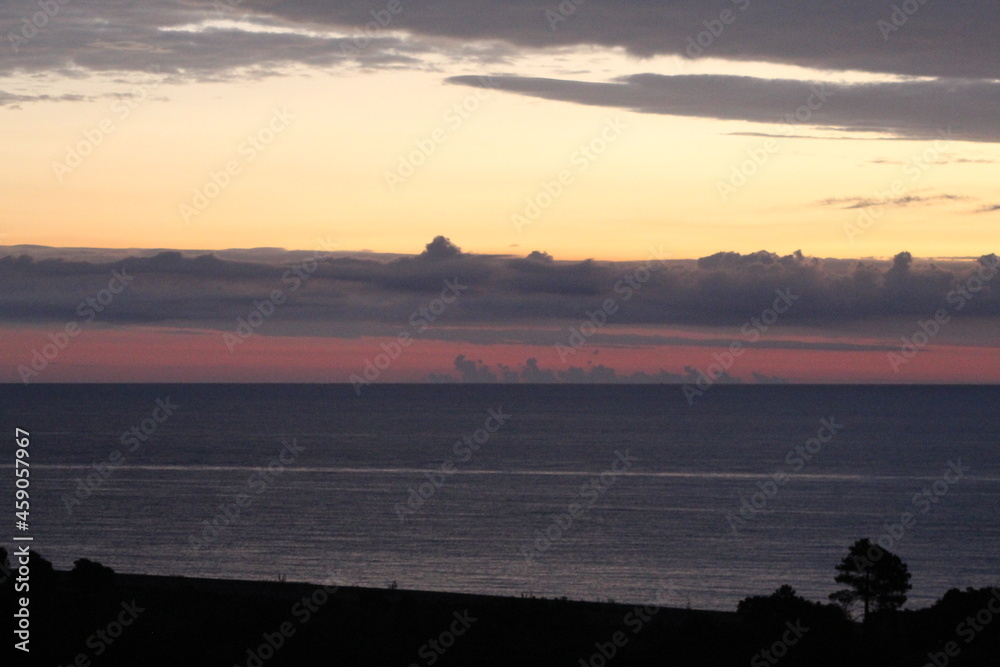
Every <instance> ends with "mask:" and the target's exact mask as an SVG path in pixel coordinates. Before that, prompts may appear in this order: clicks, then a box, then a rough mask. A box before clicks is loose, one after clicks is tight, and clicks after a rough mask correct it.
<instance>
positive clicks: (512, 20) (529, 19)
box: [246, 0, 1000, 79]
mask: <svg viewBox="0 0 1000 667" xmlns="http://www.w3.org/2000/svg"><path fill="white" fill-rule="evenodd" d="M558 4H559V3H557V2H553V1H552V0H494V1H492V2H490V3H479V2H464V1H462V0H423V1H421V2H415V1H412V0H403V5H404V6H405V11H404V12H403V13H402V14H400V15H399V16H398V17H397V20H396V23H395V24H394V25H398V26H400V27H403V28H405V29H407V30H410V31H412V32H414V33H417V34H422V35H429V36H439V37H448V38H454V39H457V40H462V41H467V40H503V41H506V42H509V43H511V44H515V45H519V46H523V47H531V48H544V47H549V46H573V45H599V46H606V47H623V48H624V49H626V50H627V51H628V52H630V53H632V54H635V55H639V56H651V55H656V54H679V55H686V54H688V53H689V45H690V42H689V41H688V40H689V38H694V39H697V36H698V33H700V32H703V31H705V30H706V25H705V22H710V23H711V22H715V21H717V20H718V19H719V17H720V15H721V13H722V12H723V11H725V10H729V11H731V12H732V13H733V16H732V20H731V21H730V22H729V24H728V25H722V24H721V23H718V24H717V25H714V27H715V29H716V31H717V32H720V34H719V35H718V36H717V37H713V36H711V35H709V37H710V40H709V41H710V44H709V45H708V46H706V47H704V49H703V51H702V53H701V55H702V56H705V57H708V56H711V57H718V58H728V59H733V60H744V61H766V62H776V63H787V64H797V65H803V66H807V67H814V68H818V69H824V70H861V71H869V72H885V73H894V74H907V75H917V76H941V77H956V78H958V77H962V78H987V79H992V78H995V75H996V72H997V71H1000V50H998V49H992V48H986V47H985V46H984V45H987V44H992V43H993V42H994V41H995V37H996V27H997V21H998V17H1000V7H998V6H997V4H996V3H995V2H994V1H993V0H965V1H963V2H949V3H927V4H921V5H920V7H919V9H918V10H917V12H916V13H915V14H914V15H913V16H907V15H905V14H904V15H902V16H897V17H895V20H896V23H903V22H904V21H905V23H903V24H902V25H901V26H900V29H899V30H895V31H887V32H883V30H882V29H880V26H879V21H888V22H889V25H890V26H891V25H892V19H893V5H892V3H873V2H870V1H869V0H839V1H838V2H836V3H832V4H831V3H830V2H829V0H768V1H767V2H762V1H760V0H673V1H672V2H650V1H646V0H636V1H633V2H614V3H611V2H586V3H579V5H578V6H577V8H576V10H575V11H574V12H573V13H572V14H570V15H569V16H568V17H566V19H567V20H565V21H556V22H555V29H553V20H552V14H551V12H552V11H553V10H556V9H557V8H558ZM246 6H250V7H253V8H255V9H258V10H260V11H262V12H267V13H271V14H274V15H278V16H281V17H284V18H288V19H292V20H295V21H300V22H309V23H318V24H325V25H359V24H361V23H363V22H365V21H370V20H371V16H370V12H371V11H372V10H373V8H374V9H375V10H378V9H379V8H380V7H378V5H377V3H375V4H373V3H372V2H370V0H342V1H340V2H336V3H330V2H326V1H325V0H300V1H298V2H283V3H273V2H270V1H269V0H249V1H248V3H247V5H246ZM720 26H721V27H722V30H721V31H719V27H720ZM704 40H705V38H704V37H703V41H704ZM695 53H697V52H695Z"/></svg>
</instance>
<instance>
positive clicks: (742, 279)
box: [0, 237, 1000, 345]
mask: <svg viewBox="0 0 1000 667" xmlns="http://www.w3.org/2000/svg"><path fill="white" fill-rule="evenodd" d="M37 252H38V254H43V255H45V257H44V258H42V259H37V260H35V259H33V258H32V257H30V256H28V255H27V254H25V253H23V249H20V248H16V247H15V248H8V249H0V322H22V323H23V322H39V321H52V320H65V319H72V318H74V317H76V316H77V315H76V313H77V308H78V307H79V304H80V303H81V302H82V301H83V300H85V299H86V298H87V297H89V296H92V295H95V294H97V293H99V292H100V290H102V289H103V288H104V287H105V286H106V285H107V283H108V281H109V280H110V278H111V276H112V273H113V271H116V270H125V271H126V272H127V273H128V274H129V275H131V276H134V280H133V281H132V282H131V284H130V287H129V289H128V290H127V292H126V293H125V294H123V295H122V297H121V298H118V299H115V300H114V301H113V303H111V304H110V305H109V306H108V307H107V309H106V310H105V311H103V312H102V313H101V315H100V317H101V321H103V322H106V323H109V324H110V323H116V322H117V323H122V324H128V323H156V322H169V323H174V324H177V325H184V326H192V327H205V328H229V327H231V326H232V322H233V321H234V320H235V319H236V318H239V317H245V316H246V315H247V313H248V312H249V311H250V310H251V309H253V308H255V307H256V305H255V303H257V302H261V301H265V300H268V299H269V298H271V294H272V293H273V292H274V291H275V290H281V291H282V293H283V295H284V296H285V297H287V301H285V302H284V303H283V304H281V305H280V317H275V318H274V320H275V322H276V324H275V327H274V328H273V332H279V331H280V332H282V333H286V334H290V335H295V334H297V333H298V334H300V335H351V336H356V335H365V334H369V335H376V334H383V333H389V332H393V330H394V328H395V329H398V328H400V327H406V326H408V324H407V323H408V322H409V321H410V319H411V318H412V317H413V314H414V313H415V312H418V311H419V309H420V308H427V307H433V308H434V309H436V310H439V312H440V315H439V316H437V317H436V318H435V322H436V323H437V324H438V325H440V324H447V327H449V328H454V330H452V329H449V328H440V327H432V328H433V329H434V330H435V331H436V333H435V334H434V335H436V336H438V337H447V336H449V335H454V336H459V337H463V339H465V340H468V339H470V337H472V338H477V337H478V339H481V340H483V341H484V342H504V340H508V341H509V340H520V341H534V342H542V341H546V342H551V339H552V333H551V332H552V331H553V330H563V331H564V329H565V327H566V326H570V325H574V324H575V325H579V324H580V323H581V322H582V321H584V320H585V319H586V318H587V317H588V315H587V313H588V312H593V311H595V310H596V309H599V308H601V307H602V305H603V304H604V303H605V302H606V301H607V300H609V299H611V300H614V302H615V305H616V306H617V308H616V310H615V312H614V313H613V314H611V315H609V316H608V322H609V324H611V325H631V326H638V325H722V326H727V327H739V326H740V325H742V324H743V323H745V322H747V321H749V320H750V318H752V317H755V316H759V315H760V314H761V313H762V312H764V311H765V310H767V309H769V308H771V307H772V305H773V303H774V302H775V300H776V299H777V298H779V297H778V296H776V295H778V294H779V292H780V293H784V294H791V295H794V297H795V300H794V305H793V306H792V307H791V308H789V309H788V311H787V312H786V313H785V314H783V315H782V321H783V322H786V323H787V324H797V325H803V326H812V325H816V326H822V325H824V324H830V323H843V322H851V321H858V322H860V321H867V320H872V319H877V318H881V317H888V316H896V315H912V316H918V317H926V316H927V314H928V313H933V312H934V311H935V310H937V309H938V308H942V307H945V306H946V305H947V303H948V299H949V296H951V297H952V298H954V293H955V290H957V289H960V288H962V287H963V286H964V285H965V284H966V282H967V281H968V279H969V278H970V277H972V276H973V274H974V273H975V272H977V271H978V272H979V274H980V276H990V277H989V278H987V279H986V280H983V281H982V284H983V287H982V288H981V289H979V290H977V293H976V294H975V295H974V298H970V299H966V303H965V305H964V307H963V309H962V311H961V313H957V314H958V315H960V316H966V315H978V316H981V317H988V318H996V317H998V316H1000V281H996V280H993V279H992V274H991V271H993V269H991V268H990V267H993V266H995V262H996V261H997V260H996V256H995V255H989V256H984V257H983V258H981V259H980V261H979V263H975V262H968V261H965V262H961V261H954V262H940V261H939V262H936V263H933V264H931V263H928V262H923V261H918V260H913V259H912V258H910V257H909V256H908V254H906V253H904V254H901V255H899V256H897V258H896V259H895V260H894V262H892V263H890V262H884V261H882V262H880V261H864V262H856V261H855V262H847V261H842V260H820V259H818V258H811V257H807V256H805V255H803V254H802V253H801V252H796V253H793V254H791V255H786V256H779V255H776V254H773V253H768V252H766V251H760V252H756V253H750V254H745V255H744V254H739V253H717V254H715V255H711V256H708V257H704V258H701V259H700V260H698V261H697V262H692V261H686V260H678V261H664V262H631V263H630V262H598V261H595V260H586V261H582V262H561V261H554V260H553V261H550V260H544V261H540V260H539V259H538V258H537V257H534V258H521V259H517V258H511V257H502V256H490V255H477V254H472V253H463V252H461V251H460V250H458V248H457V247H456V246H454V245H453V244H451V243H450V242H449V241H447V239H443V238H441V237H439V238H438V239H435V240H434V241H433V242H431V243H430V244H429V245H428V249H427V250H425V252H424V253H423V254H421V255H416V256H412V257H401V258H396V259H389V260H385V259H375V258H372V257H370V256H367V255H365V254H363V253H359V254H358V255H357V256H346V254H345V253H338V254H336V255H330V256H319V257H314V256H313V254H312V253H302V252H294V253H284V252H279V251H275V250H273V249H270V250H267V251H266V252H262V253H261V255H260V256H266V257H268V258H269V259H268V261H243V260H233V259H221V258H219V257H216V256H213V255H211V254H202V255H193V254H191V253H189V252H180V251H163V252H159V253H157V254H150V253H143V254H140V253H136V254H134V255H133V256H130V257H127V258H121V257H118V258H115V259H114V260H113V261H93V260H92V261H85V260H83V259H62V258H59V257H54V256H53V253H54V252H55V251H52V250H49V251H46V252H44V253H43V252H42V251H40V250H39V251H37ZM229 252H230V253H232V254H233V255H235V256H247V255H241V254H240V253H236V252H235V251H229ZM249 256H256V255H253V254H252V253H250V255H249ZM647 271H648V273H647ZM993 272H994V273H995V271H993ZM637 276H642V277H644V278H645V280H643V281H642V282H639V283H637V282H636V277H637ZM453 296H454V298H452V297H453ZM444 297H447V298H444ZM438 300H441V303H440V304H437V305H434V304H435V303H436V302H437V301H438ZM442 308H443V310H442ZM279 322H280V324H278V323H279ZM480 325H492V326H487V327H485V328H483V327H481V326H480ZM518 328H519V329H520V331H517V329H518ZM477 330H478V331H479V333H476V332H477ZM449 331H452V333H451V334H449V333H448V332H449ZM560 335H561V336H562V337H565V333H563V334H560ZM599 336H602V337H604V338H602V340H603V341H604V343H606V344H611V345H636V344H645V343H657V344H662V343H670V342H671V341H670V340H667V339H666V338H669V337H665V339H664V340H655V341H653V340H644V339H643V337H642V336H639V335H638V334H628V333H625V332H622V331H617V330H615V328H614V327H608V328H606V329H605V330H603V331H601V332H599ZM789 344H792V343H789Z"/></svg>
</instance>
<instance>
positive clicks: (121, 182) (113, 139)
mask: <svg viewBox="0 0 1000 667" xmlns="http://www.w3.org/2000/svg"><path fill="white" fill-rule="evenodd" d="M826 4H827V3H821V2H819V0H809V1H805V2H771V3H763V2H759V3H758V2H752V1H751V0H718V1H712V2H695V1H694V0H684V1H681V2H674V3H668V4H663V5H661V4H651V3H627V4H624V5H623V4H621V3H581V4H575V3H562V4H560V3H556V2H527V3H524V2H517V3H508V2H500V3H490V4H489V6H482V5H481V4H480V3H459V2H453V1H452V0H440V1H437V2H424V3H417V2H412V3H411V2H406V1H403V0H390V1H388V2H366V1H365V0H348V1H346V2H338V3H323V2H277V3H275V2H264V1H263V0H260V1H258V0H248V1H246V2H208V1H202V0H183V1H182V0H171V1H166V2H138V3H131V4H130V5H129V7H128V8H124V9H123V8H122V7H121V6H120V4H116V3H110V2H107V1H106V0H74V2H72V3H67V4H58V3H57V4H56V5H54V6H57V7H58V10H57V11H55V13H53V14H52V15H51V16H49V17H48V18H47V19H46V21H45V24H44V25H43V26H40V27H39V26H35V29H34V30H31V29H29V28H25V25H26V23H25V21H27V24H28V25H30V24H31V22H32V21H33V20H34V18H33V15H34V13H35V12H36V11H37V10H38V7H36V6H35V5H34V4H24V5H21V4H8V5H5V6H4V8H2V9H0V35H2V36H4V40H3V44H2V46H0V50H2V52H3V58H2V59H0V116H2V117H3V127H4V139H3V148H2V151H3V155H4V158H5V159H4V160H2V161H0V197H2V198H3V201H4V204H5V208H4V211H5V215H4V216H3V219H2V220H0V243H3V244H4V245H3V246H0V286H2V294H0V331H2V332H3V333H2V336H3V339H4V345H3V347H2V350H0V357H2V361H3V375H2V377H0V380H2V381H5V382H22V381H24V382H29V383H30V382H62V381H69V382H78V381H102V382H121V381H125V382H132V381H135V382H138V381H156V380H162V381H254V382H260V381H307V382H350V381H352V378H361V379H363V380H364V381H365V382H369V381H371V382H424V381H474V382H494V381H496V382H504V381H507V382H668V383H677V384H691V383H697V382H699V381H701V382H702V384H706V382H708V383H709V384H710V383H711V382H716V381H718V382H734V381H743V382H904V383H905V382H972V383H980V382H993V381H995V378H996V377H997V375H998V371H1000V352H998V348H997V342H998V341H1000V335H998V334H1000V326H998V323H1000V290H998V288H997V283H998V282H1000V281H996V280H995V279H994V276H995V274H996V272H997V271H996V265H995V260H996V256H995V255H994V254H993V253H994V252H996V250H997V241H998V240H1000V233H998V224H1000V188H998V186H997V175H998V167H997V165H998V164H1000V129H998V126H997V124H996V117H995V111H996V109H997V108H998V103H1000V82H998V81H997V79H996V72H997V71H1000V50H998V49H996V48H988V47H984V46H982V45H985V44H993V43H994V42H995V39H996V37H995V30H996V27H997V25H998V19H1000V15H998V10H997V8H996V7H995V4H993V3H990V2H985V1H982V2H980V1H975V2H968V3H962V4H961V6H955V5H954V4H948V5H943V6H937V5H933V4H926V5H921V6H920V8H919V10H918V11H916V12H915V13H914V14H913V15H912V16H908V17H907V19H906V21H905V22H902V23H900V20H899V19H898V17H897V18H896V19H893V16H892V7H891V3H888V4H885V5H883V4H882V3H868V2H861V1H860V0H858V1H857V2H848V3H846V5H845V6H844V7H842V9H841V10H838V12H839V13H836V14H833V13H831V12H829V11H821V10H823V9H824V7H825V5H826ZM841 4H844V3H841ZM567 7H572V8H573V9H572V11H570V10H568V9H567ZM817 17H820V18H817ZM897 24H898V25H897ZM283 249H288V250H283ZM717 253H729V254H726V255H717ZM650 262H655V263H656V264H655V266H653V265H651V264H650ZM313 266H314V267H315V268H312V269H310V268H309V267H313ZM643 267H646V268H645V269H644V268H643ZM122 270H124V271H126V272H129V273H130V274H131V275H132V276H133V277H134V279H133V280H132V281H130V282H129V283H128V284H127V285H125V286H124V289H122V290H121V291H120V292H115V293H114V294H112V295H110V297H109V298H108V299H107V303H106V304H102V308H101V310H99V311H98V310H96V309H94V310H93V317H89V316H87V315H82V314H81V312H80V310H81V304H83V303H86V302H87V299H92V298H98V295H100V293H101V291H102V290H104V289H106V287H107V285H108V282H109V280H111V278H112V276H113V274H114V272H115V271H122ZM640 270H647V271H651V273H649V275H648V276H647V277H646V279H645V280H639V278H640V277H641V276H640V275H637V274H636V271H640ZM288 271H293V272H297V273H293V275H295V276H297V279H298V281H299V283H298V286H297V287H295V288H294V289H293V287H292V286H293V284H294V280H291V279H288V277H287V275H288V274H287V272H288ZM628 277H631V280H632V281H637V282H636V284H633V285H632V287H631V288H630V289H631V290H632V295H631V296H630V297H629V298H628V299H625V298H624V295H625V291H624V289H622V288H621V287H620V285H621V284H622V282H621V281H623V280H626V279H627V278H628ZM447 281H458V283H459V284H462V285H466V286H467V288H466V290H464V291H459V292H457V293H454V294H453V295H452V296H453V300H452V301H448V302H446V303H443V307H442V308H441V310H440V312H439V313H436V314H435V316H434V318H433V321H431V320H430V319H429V318H427V321H426V326H425V327H424V328H422V329H421V328H420V327H419V326H414V325H413V324H412V321H411V316H412V313H414V312H416V311H419V309H420V308H426V307H429V304H432V303H433V302H434V301H435V300H436V299H439V298H443V297H442V293H443V290H445V289H447ZM628 284H629V283H628V281H627V280H626V285H628ZM275 290H279V291H280V292H281V295H282V297H283V298H282V299H274V300H272V295H273V293H274V292H275ZM781 290H786V293H787V291H788V290H791V293H792V294H794V295H795V296H796V299H795V301H794V302H793V303H790V304H787V305H788V306H789V307H788V308H787V309H786V310H784V311H782V312H780V313H775V318H774V320H773V321H771V322H770V323H769V324H767V325H766V327H764V328H758V327H755V326H752V325H751V329H752V330H753V331H756V335H755V336H748V335H747V333H746V329H745V327H746V326H747V324H748V323H750V322H752V321H753V320H754V318H761V317H763V316H765V314H766V313H767V311H768V309H769V308H771V307H772V304H773V303H774V301H775V298H776V297H775V294H777V293H779V292H780V291H781ZM608 300H612V301H613V302H614V305H615V306H616V312H605V313H604V321H603V322H601V323H596V322H595V319H594V316H593V313H595V312H597V311H599V310H601V309H602V308H603V306H604V304H606V303H607V302H608ZM272 301H273V302H272ZM278 301H280V303H279V302H278ZM267 303H270V306H268V305H267ZM260 304H264V305H263V306H261V305H260ZM83 309H84V310H85V311H86V310H87V307H86V306H84V307H83ZM264 311H269V312H264ZM88 312H89V311H88ZM254 312H258V313H260V324H259V325H257V326H250V328H249V329H246V326H248V325H246V324H241V323H245V322H247V320H248V318H251V317H254V316H253V315H252V314H253V313H254ZM768 317H769V316H768ZM598 319H599V318H598ZM588 321H589V322H590V323H591V324H590V327H592V328H593V332H592V334H589V335H583V334H581V333H580V331H581V327H582V326H584V323H586V322H588ZM70 325H74V327H75V329H74V331H75V333H73V334H72V335H71V334H69V333H66V332H67V331H68V330H67V328H66V327H67V326H70ZM241 327H243V328H244V329H245V330H247V331H249V332H250V334H251V335H248V336H246V337H245V338H244V337H240V335H239V331H240V330H241ZM417 329H419V331H418V330H417ZM574 332H576V333H574ZM402 333H405V334H407V336H408V338H407V339H406V340H408V344H406V345H402V344H401V343H400V339H399V336H400V335H401V334H402ZM64 336H65V338H64ZM227 336H228V338H227ZM233 336H236V337H237V338H238V342H237V343H233V342H232V341H233ZM751 338H752V339H751ZM574 341H582V342H581V344H580V345H579V346H575V345H574V343H573V342H574ZM734 343H739V345H740V347H739V348H738V351H739V352H740V353H739V354H738V355H735V356H733V357H732V358H731V359H728V358H727V357H725V355H726V354H732V352H727V350H732V348H731V346H732V345H733V344H734ZM394 345H399V346H400V347H399V350H398V354H396V352H393V351H391V350H395V348H393V346H394ZM560 346H562V347H560ZM567 346H568V348H567ZM567 349H569V350H571V351H570V352H567V351H566V350H567ZM911 352H912V354H911ZM379 355H385V358H386V359H388V360H389V361H388V362H387V363H385V365H384V368H382V367H380V368H377V369H376V371H377V372H374V371H369V372H368V374H367V376H366V375H365V369H366V368H368V367H369V366H372V365H373V364H375V363H376V362H377V360H378V357H379ZM894 355H895V356H894ZM727 359H728V361H727ZM729 362H731V363H729ZM713 366H714V369H713ZM716 370H717V371H718V372H716Z"/></svg>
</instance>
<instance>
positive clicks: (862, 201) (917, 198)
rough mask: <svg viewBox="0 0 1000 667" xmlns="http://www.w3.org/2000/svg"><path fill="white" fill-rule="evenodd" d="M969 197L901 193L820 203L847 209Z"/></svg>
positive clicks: (926, 202) (956, 199)
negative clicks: (884, 196)
mask: <svg viewBox="0 0 1000 667" xmlns="http://www.w3.org/2000/svg"><path fill="white" fill-rule="evenodd" d="M968 199H969V197H966V196H963V195H950V194H940V195H901V196H899V197H892V198H887V199H873V198H871V197H837V198H833V199H824V200H823V201H821V202H818V203H819V204H821V205H823V206H838V207H840V208H845V209H857V208H871V207H873V206H910V205H913V204H930V203H933V202H941V201H966V200H968Z"/></svg>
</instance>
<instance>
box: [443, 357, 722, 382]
mask: <svg viewBox="0 0 1000 667" xmlns="http://www.w3.org/2000/svg"><path fill="white" fill-rule="evenodd" d="M454 366H455V371H456V375H457V377H456V376H451V375H446V374H441V373H431V374H430V375H428V377H427V379H428V380H430V381H431V382H476V383H484V382H490V383H492V382H503V383H507V384H519V383H520V384H555V383H560V384H683V383H686V382H691V383H695V382H697V381H698V380H699V379H700V378H701V376H700V375H699V371H698V370H697V369H695V368H693V367H691V366H688V367H687V368H686V369H685V371H686V373H687V374H686V375H682V374H679V373H670V372H668V371H665V370H662V369H661V370H658V371H654V372H652V373H647V372H645V371H636V372H634V373H627V374H622V373H619V372H618V371H617V370H615V369H614V368H611V367H609V366H605V365H604V364H597V365H596V366H595V365H593V364H588V365H587V366H568V367H566V368H541V367H540V366H539V365H538V360H537V359H534V358H531V359H527V360H526V361H525V362H524V364H522V365H521V366H520V367H518V368H511V367H510V366H506V365H504V364H497V366H496V370H495V371H494V370H493V367H491V366H488V365H486V364H484V363H483V362H482V360H478V361H471V360H469V359H468V358H466V356H465V355H464V354H460V355H458V356H457V357H456V358H455V361H454ZM715 382H719V383H722V384H738V383H739V382H740V380H739V379H738V378H734V377H733V376H731V375H729V374H728V373H726V372H725V371H723V372H722V374H721V375H719V376H717V377H716V379H715Z"/></svg>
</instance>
